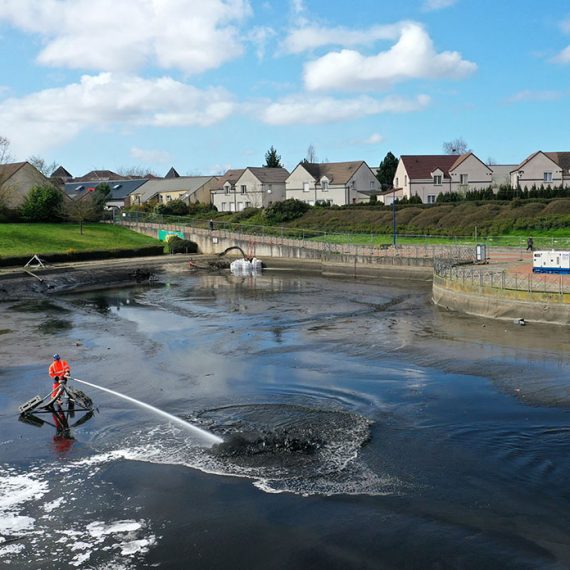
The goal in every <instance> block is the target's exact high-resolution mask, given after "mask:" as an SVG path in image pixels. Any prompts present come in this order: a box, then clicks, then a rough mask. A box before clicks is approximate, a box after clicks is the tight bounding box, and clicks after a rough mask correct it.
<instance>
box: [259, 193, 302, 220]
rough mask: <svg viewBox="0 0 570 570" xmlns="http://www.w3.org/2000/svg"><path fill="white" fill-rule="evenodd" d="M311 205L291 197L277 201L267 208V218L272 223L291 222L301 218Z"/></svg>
mask: <svg viewBox="0 0 570 570" xmlns="http://www.w3.org/2000/svg"><path fill="white" fill-rule="evenodd" d="M310 207H311V206H309V204H306V203H305V202H301V200H296V199H295V198H290V199H289V200H284V201H283V202H275V204H273V205H271V206H269V208H267V209H266V210H265V219H266V220H267V221H268V222H269V223H271V224H280V223H282V222H290V221H291V220H294V219H296V218H300V217H301V216H302V215H303V214H304V213H305V212H306V211H307V210H308V209H309V208H310Z"/></svg>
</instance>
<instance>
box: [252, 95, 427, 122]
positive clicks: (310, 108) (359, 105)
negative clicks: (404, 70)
mask: <svg viewBox="0 0 570 570" xmlns="http://www.w3.org/2000/svg"><path fill="white" fill-rule="evenodd" d="M429 103H430V98H429V97H428V96H426V95H419V96H418V97H416V98H415V99H405V98H403V97H396V96H391V97H386V98H384V99H374V98H372V97H358V98H355V99H335V98H333V97H314V96H312V97H311V96H309V97H306V96H303V95H300V96H296V97H288V98H286V99H282V100H281V101H276V102H274V103H270V104H268V105H266V106H264V108H263V110H262V111H261V113H260V114H259V116H260V117H261V120H262V121H263V122H264V123H266V124H269V125H290V124H305V125H316V124H320V123H331V122H339V121H345V120H348V119H357V118H359V117H365V116H368V115H377V114H380V113H409V112H412V111H419V110H421V109H424V108H425V107H427V105H429Z"/></svg>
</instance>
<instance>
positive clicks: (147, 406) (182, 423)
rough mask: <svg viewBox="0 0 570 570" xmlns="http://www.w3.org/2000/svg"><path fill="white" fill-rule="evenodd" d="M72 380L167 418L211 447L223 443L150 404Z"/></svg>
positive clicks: (202, 430) (210, 434) (88, 383)
mask: <svg viewBox="0 0 570 570" xmlns="http://www.w3.org/2000/svg"><path fill="white" fill-rule="evenodd" d="M74 380H75V381H76V382H80V383H81V384H85V385H86V386H91V387H92V388H97V390H102V391H103V392H108V393H109V394H113V395H114V396H118V397H119V398H123V399H124V400H128V401H129V402H132V403H133V404H136V405H137V406H141V407H142V408H146V409H147V410H151V411H152V412H154V413H155V414H159V415H161V416H163V417H165V418H168V419H169V420H170V421H171V422H173V423H176V424H179V425H181V426H183V427H185V428H186V429H188V430H190V431H193V432H195V433H197V434H199V435H200V436H202V438H204V439H207V440H208V441H209V442H210V443H211V444H212V445H214V444H215V443H223V441H224V440H223V439H222V438H221V437H218V436H217V435H214V434H213V433H210V432H209V431H206V430H204V429H202V428H199V427H198V426H195V425H193V424H191V423H189V422H187V421H186V420H183V419H182V418H177V417H176V416H173V415H172V414H169V413H168V412H164V411H163V410H159V409H158V408H155V407H154V406H151V405H150V404H145V403H144V402H141V401H139V400H135V398H131V397H130V396H125V394H121V393H120V392H115V391H114V390H110V389H109V388H104V387H103V386H97V384H92V383H91V382H86V381H85V380H80V379H79V378H74Z"/></svg>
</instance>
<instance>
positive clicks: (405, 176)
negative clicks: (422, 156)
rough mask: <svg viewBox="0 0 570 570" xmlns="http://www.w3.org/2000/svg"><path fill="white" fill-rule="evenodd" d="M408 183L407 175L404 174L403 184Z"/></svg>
mask: <svg viewBox="0 0 570 570" xmlns="http://www.w3.org/2000/svg"><path fill="white" fill-rule="evenodd" d="M407 185H408V175H407V174H404V186H407Z"/></svg>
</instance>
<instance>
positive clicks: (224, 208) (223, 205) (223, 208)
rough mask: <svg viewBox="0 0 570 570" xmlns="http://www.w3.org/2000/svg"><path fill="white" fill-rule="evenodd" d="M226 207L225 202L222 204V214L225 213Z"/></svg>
mask: <svg viewBox="0 0 570 570" xmlns="http://www.w3.org/2000/svg"><path fill="white" fill-rule="evenodd" d="M226 206H227V204H226V203H225V202H222V212H225V211H226Z"/></svg>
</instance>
